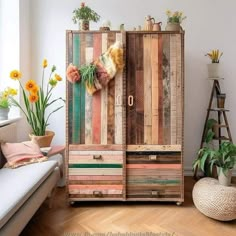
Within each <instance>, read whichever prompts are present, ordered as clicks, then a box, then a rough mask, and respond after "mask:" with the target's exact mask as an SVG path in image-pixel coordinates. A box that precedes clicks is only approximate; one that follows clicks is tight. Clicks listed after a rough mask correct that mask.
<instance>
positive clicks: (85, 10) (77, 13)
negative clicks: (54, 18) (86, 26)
mask: <svg viewBox="0 0 236 236" xmlns="http://www.w3.org/2000/svg"><path fill="white" fill-rule="evenodd" d="M73 14H74V15H73V17H72V20H73V22H74V23H75V24H76V23H77V22H78V21H79V20H87V21H94V22H98V21H99V19H100V16H99V15H98V14H97V13H96V12H95V11H94V10H92V9H91V8H90V7H88V6H85V3H84V2H82V3H81V5H80V7H79V8H77V9H75V10H74V11H73Z"/></svg>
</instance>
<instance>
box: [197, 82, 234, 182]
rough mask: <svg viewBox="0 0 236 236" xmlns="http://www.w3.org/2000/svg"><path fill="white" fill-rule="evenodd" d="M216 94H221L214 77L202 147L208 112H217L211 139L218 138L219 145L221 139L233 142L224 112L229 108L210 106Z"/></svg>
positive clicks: (203, 139)
mask: <svg viewBox="0 0 236 236" xmlns="http://www.w3.org/2000/svg"><path fill="white" fill-rule="evenodd" d="M218 94H221V89H220V83H219V80H218V79H214V82H213V86H212V90H211V96H210V101H209V105H208V109H207V115H206V119H205V124H204V129H203V132H202V139H201V144H200V148H203V146H204V143H205V136H206V132H207V122H208V120H209V116H210V112H216V113H217V128H218V136H217V137H213V139H214V140H218V142H219V145H220V144H221V142H222V141H223V140H228V141H230V142H233V140H232V135H231V132H230V128H229V123H228V119H227V115H226V113H227V112H229V110H227V109H225V108H213V107H212V105H213V104H212V103H213V98H214V95H215V96H217V95H218ZM222 128H225V129H226V131H227V136H223V135H222V132H221V129H222ZM196 176H197V169H196V170H195V172H194V178H195V179H196Z"/></svg>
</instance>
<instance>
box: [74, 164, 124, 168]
mask: <svg viewBox="0 0 236 236" xmlns="http://www.w3.org/2000/svg"><path fill="white" fill-rule="evenodd" d="M69 168H122V164H69Z"/></svg>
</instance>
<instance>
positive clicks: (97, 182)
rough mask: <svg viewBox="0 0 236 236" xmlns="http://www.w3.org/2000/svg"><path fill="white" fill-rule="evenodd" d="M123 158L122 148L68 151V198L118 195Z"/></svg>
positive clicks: (121, 186) (120, 187)
mask: <svg viewBox="0 0 236 236" xmlns="http://www.w3.org/2000/svg"><path fill="white" fill-rule="evenodd" d="M123 162H124V152H123V151H77V150H73V151H70V152H69V161H68V165H69V176H68V184H69V185H68V191H69V195H70V198H79V199H82V198H85V199H87V198H91V199H97V198H122V197H123Z"/></svg>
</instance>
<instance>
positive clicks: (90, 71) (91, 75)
mask: <svg viewBox="0 0 236 236" xmlns="http://www.w3.org/2000/svg"><path fill="white" fill-rule="evenodd" d="M79 71H80V76H81V79H82V82H83V83H85V84H86V85H87V86H88V87H92V86H93V85H94V79H95V73H96V66H95V65H94V64H89V65H83V66H81V67H80V69H79Z"/></svg>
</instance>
